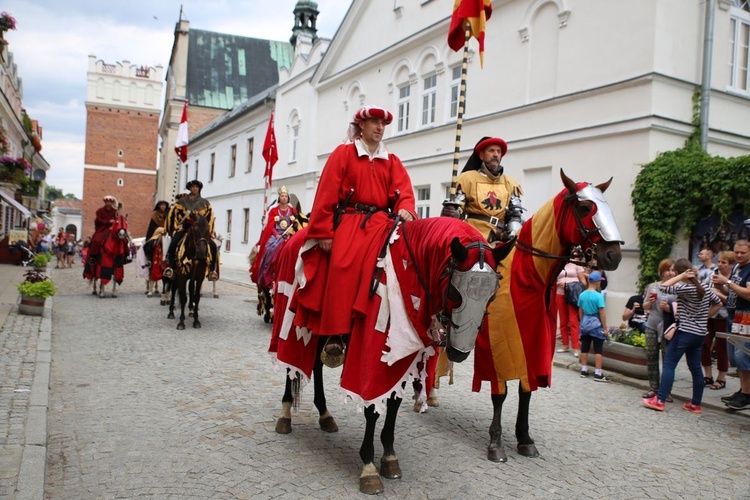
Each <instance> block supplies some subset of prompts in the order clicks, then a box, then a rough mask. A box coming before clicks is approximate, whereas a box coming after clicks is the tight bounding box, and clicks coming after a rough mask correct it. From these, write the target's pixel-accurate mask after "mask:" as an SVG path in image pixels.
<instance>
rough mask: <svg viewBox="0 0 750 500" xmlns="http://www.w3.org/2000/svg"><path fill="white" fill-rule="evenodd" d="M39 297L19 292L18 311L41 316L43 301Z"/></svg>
mask: <svg viewBox="0 0 750 500" xmlns="http://www.w3.org/2000/svg"><path fill="white" fill-rule="evenodd" d="M45 300H47V299H41V298H39V297H32V296H30V295H23V294H21V302H20V304H18V312H20V313H21V314H26V315H27V316H41V315H43V314H44V301H45Z"/></svg>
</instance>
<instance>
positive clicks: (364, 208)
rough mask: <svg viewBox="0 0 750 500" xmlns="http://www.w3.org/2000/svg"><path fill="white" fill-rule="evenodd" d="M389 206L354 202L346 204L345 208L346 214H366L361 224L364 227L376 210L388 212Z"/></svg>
mask: <svg viewBox="0 0 750 500" xmlns="http://www.w3.org/2000/svg"><path fill="white" fill-rule="evenodd" d="M387 211H388V209H387V208H380V207H377V206H375V205H365V204H363V203H352V204H349V205H347V206H346V208H344V212H343V213H344V214H345V215H346V214H366V215H365V218H364V220H363V221H362V224H360V226H359V227H360V228H362V229H364V227H365V225H366V224H367V221H368V220H370V217H372V216H373V215H374V214H375V212H387Z"/></svg>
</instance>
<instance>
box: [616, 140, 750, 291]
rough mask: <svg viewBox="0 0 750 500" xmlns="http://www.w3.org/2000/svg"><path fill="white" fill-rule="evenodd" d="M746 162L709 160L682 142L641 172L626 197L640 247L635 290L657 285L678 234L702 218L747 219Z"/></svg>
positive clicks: (749, 171) (749, 176) (749, 183)
mask: <svg viewBox="0 0 750 500" xmlns="http://www.w3.org/2000/svg"><path fill="white" fill-rule="evenodd" d="M749 193H750V156H739V157H735V158H722V157H718V156H710V155H709V154H707V153H705V152H703V151H701V150H700V148H698V147H696V146H695V145H694V141H690V140H688V141H687V145H686V147H684V148H682V149H678V150H675V151H668V152H666V153H662V154H660V155H659V156H658V157H657V158H656V159H655V160H654V161H652V162H651V163H647V164H646V165H644V166H643V168H642V169H641V172H640V173H639V174H638V176H637V177H636V180H635V186H634V188H633V192H632V194H631V198H632V202H633V208H634V216H635V223H636V227H637V228H638V241H639V244H640V254H641V256H640V265H639V270H640V273H639V283H638V285H639V288H640V289H643V288H644V287H645V286H646V285H647V284H648V283H651V282H653V281H655V280H656V279H658V273H657V266H658V265H659V261H660V260H662V259H664V258H666V257H668V256H669V253H670V252H671V250H672V246H673V244H674V241H675V236H676V235H677V234H678V232H679V231H680V230H684V231H686V232H687V233H688V234H690V233H692V231H693V228H694V227H695V225H696V224H697V223H698V221H699V220H701V219H702V218H704V217H707V216H709V215H717V216H719V218H720V219H721V222H727V220H728V217H729V215H730V214H732V213H733V212H738V211H739V212H742V213H745V214H747V213H750V196H748V194H749Z"/></svg>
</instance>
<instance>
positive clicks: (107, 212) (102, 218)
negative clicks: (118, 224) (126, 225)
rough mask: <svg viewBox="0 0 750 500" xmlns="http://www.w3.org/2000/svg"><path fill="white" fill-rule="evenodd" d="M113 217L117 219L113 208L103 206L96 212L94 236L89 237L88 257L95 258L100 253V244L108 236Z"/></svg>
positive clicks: (115, 210)
mask: <svg viewBox="0 0 750 500" xmlns="http://www.w3.org/2000/svg"><path fill="white" fill-rule="evenodd" d="M115 217H117V209H116V208H115V207H110V206H107V205H104V206H103V207H102V208H100V209H99V210H97V211H96V220H94V234H93V236H91V243H90V244H89V253H88V256H89V257H95V256H97V255H99V254H100V253H101V245H102V242H103V241H104V238H106V237H107V235H108V234H109V229H110V227H111V226H112V224H111V222H112V219H114V218H115Z"/></svg>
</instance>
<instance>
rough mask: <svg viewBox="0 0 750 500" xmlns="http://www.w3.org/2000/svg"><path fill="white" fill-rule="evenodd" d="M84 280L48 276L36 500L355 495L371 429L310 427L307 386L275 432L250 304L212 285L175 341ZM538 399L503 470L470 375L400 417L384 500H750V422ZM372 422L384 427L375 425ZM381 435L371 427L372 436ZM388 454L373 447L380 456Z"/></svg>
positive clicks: (560, 388) (236, 291)
mask: <svg viewBox="0 0 750 500" xmlns="http://www.w3.org/2000/svg"><path fill="white" fill-rule="evenodd" d="M79 271H80V269H74V270H72V271H68V270H64V271H57V272H55V275H54V279H55V282H56V283H57V284H58V290H59V291H58V294H57V295H56V296H55V298H54V308H53V317H52V349H51V351H52V364H51V375H50V394H49V411H48V426H47V462H46V480H45V485H44V489H45V497H46V498H48V499H68V498H71V499H72V498H90V499H105V498H221V499H223V498H226V499H230V498H240V499H241V498H351V497H354V496H357V495H360V493H359V483H358V476H359V472H360V465H361V464H360V459H359V455H358V453H359V446H360V443H361V439H362V433H363V429H364V418H363V416H362V414H361V412H359V411H358V408H357V407H356V406H354V405H353V404H345V403H343V402H341V400H340V398H339V395H338V390H337V386H336V383H335V381H336V379H337V378H338V376H339V374H340V370H330V369H326V371H325V377H326V379H327V381H328V384H327V396H328V399H329V409H330V411H331V412H332V413H333V415H334V416H335V417H336V419H337V421H338V424H339V427H340V431H339V432H338V433H336V434H326V433H324V432H322V431H321V430H320V429H319V428H318V424H317V412H316V411H315V409H314V407H313V405H312V387H311V386H310V387H308V388H306V390H305V391H304V393H303V403H302V405H301V407H300V409H299V412H298V413H296V414H294V415H293V425H294V430H293V432H292V434H290V435H286V436H282V435H279V434H276V433H275V432H274V426H275V420H276V415H277V414H278V412H279V410H280V400H281V396H282V393H283V383H284V376H283V374H282V373H281V372H276V371H275V370H274V369H273V367H272V364H271V359H270V357H269V355H268V354H267V353H266V350H267V344H268V339H269V334H270V327H269V325H266V324H264V323H263V321H262V319H260V318H259V317H258V316H256V314H255V302H254V296H253V291H252V290H251V289H250V288H248V287H244V286H237V285H233V284H229V283H226V282H223V281H222V282H219V294H220V298H219V299H214V298H212V297H211V294H210V293H207V294H204V299H203V300H202V302H201V306H202V307H201V320H202V323H203V328H202V329H193V328H192V326H191V324H190V323H188V326H187V329H186V330H185V331H177V330H176V329H175V326H176V321H174V320H167V319H166V314H167V308H166V307H163V306H160V305H159V300H158V299H157V298H151V299H149V298H147V297H146V296H145V295H144V294H143V289H144V287H143V286H142V283H140V282H138V281H136V280H135V279H133V278H131V277H130V276H128V278H127V279H126V282H125V286H124V287H123V288H122V289H120V294H119V297H118V298H116V299H99V298H97V297H93V296H91V295H90V294H89V292H88V290H87V288H86V286H85V283H84V282H83V281H82V280H81V279H80V274H79ZM554 377H555V379H554V387H553V388H552V389H548V390H540V391H539V392H538V393H537V394H536V395H535V396H534V397H533V399H532V419H531V424H532V429H531V432H532V436H533V437H534V438H535V440H536V442H537V445H538V447H539V449H540V452H541V457H540V458H537V459H527V458H523V457H521V456H520V455H518V454H517V453H516V452H515V449H514V448H515V439H514V437H513V427H514V425H513V424H514V422H513V418H514V417H515V408H516V397H515V394H514V392H515V386H513V387H512V389H511V391H510V392H511V395H510V396H509V398H508V402H507V403H506V408H507V410H506V415H505V417H506V418H505V420H504V422H503V423H504V435H503V439H504V443H505V445H506V449H507V450H508V455H509V461H508V463H505V464H496V463H491V462H488V461H487V460H486V451H485V450H486V446H487V444H488V427H489V424H490V420H491V403H490V400H489V392H488V391H487V389H486V388H485V391H484V392H482V393H479V394H475V393H472V392H470V380H471V360H468V361H467V362H466V363H464V364H463V365H459V366H457V369H456V377H455V378H456V384H455V385H453V386H448V385H447V384H445V385H444V386H443V389H441V391H440V400H441V406H440V407H439V408H434V409H431V410H430V411H429V413H426V414H422V415H418V414H416V413H414V412H413V411H412V410H411V405H410V404H407V402H405V403H404V404H403V405H402V408H401V413H400V416H399V420H398V422H397V429H396V432H397V434H396V452H397V453H398V455H399V458H400V463H401V467H402V469H403V472H404V477H403V479H401V480H395V481H385V494H384V495H383V497H384V498H431V499H433V498H488V497H506V498H584V497H586V498H588V497H598V498H695V497H700V498H749V497H750V494H749V493H748V492H750V465H748V461H747V449H748V446H750V425H749V424H750V420H748V419H747V418H746V417H745V416H744V415H742V414H732V413H729V412H727V411H724V410H718V409H714V408H704V411H703V414H702V415H699V416H698V415H694V414H691V413H688V412H685V411H683V410H681V409H680V405H681V403H680V402H679V401H677V400H676V401H675V403H674V404H673V405H670V406H669V407H668V408H669V409H668V411H667V412H665V413H657V412H654V411H650V410H647V409H644V408H642V407H641V405H640V393H641V392H642V390H641V389H639V388H636V387H632V386H629V385H624V384H620V383H612V384H597V383H594V382H593V381H592V380H583V379H580V378H579V377H578V375H577V373H576V372H575V371H572V370H569V369H564V368H555V374H554ZM381 420H382V419H381ZM378 428H380V426H378ZM381 452H382V447H381V445H380V444H379V443H376V456H378V457H379V455H380V453H381Z"/></svg>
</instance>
